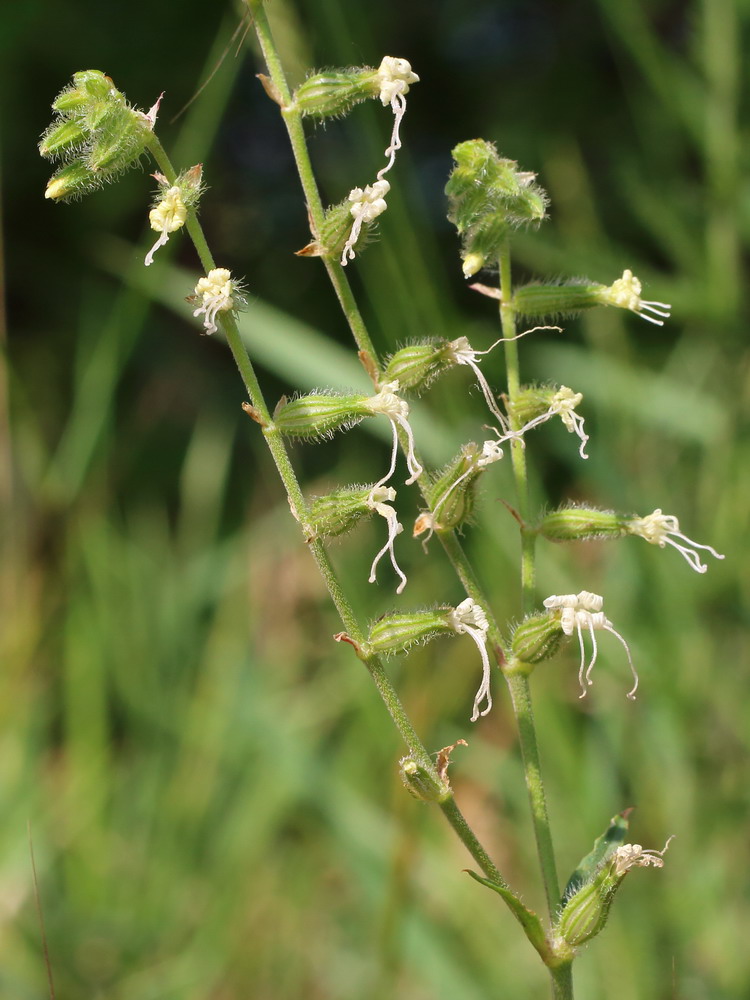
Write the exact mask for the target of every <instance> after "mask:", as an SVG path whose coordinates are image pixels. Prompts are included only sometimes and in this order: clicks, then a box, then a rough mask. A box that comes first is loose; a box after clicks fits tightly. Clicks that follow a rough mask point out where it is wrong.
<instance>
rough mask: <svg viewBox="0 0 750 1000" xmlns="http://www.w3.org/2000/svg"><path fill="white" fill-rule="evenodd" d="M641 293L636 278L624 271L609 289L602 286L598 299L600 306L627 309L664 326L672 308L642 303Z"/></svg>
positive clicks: (640, 287) (639, 284)
mask: <svg viewBox="0 0 750 1000" xmlns="http://www.w3.org/2000/svg"><path fill="white" fill-rule="evenodd" d="M641 291H642V286H641V283H640V281H639V280H638V278H636V277H635V275H634V274H633V272H632V271H629V270H625V271H623V273H622V277H621V278H618V279H617V281H615V282H613V283H612V284H611V285H609V287H607V286H604V287H603V288H602V289H601V291H600V292H599V293H598V298H599V301H600V302H601V303H602V305H605V306H618V307H619V308H620V309H629V310H630V311H631V312H634V313H635V314H636V315H637V316H640V317H641V319H645V320H646V321H647V322H649V323H654V324H655V325H656V326H664V320H665V319H669V314H670V312H671V310H672V307H671V306H670V305H667V303H666V302H644V301H643V300H642V299H641ZM649 313H650V314H651V315H649ZM657 317H661V318H657Z"/></svg>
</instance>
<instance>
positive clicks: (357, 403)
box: [273, 392, 372, 440]
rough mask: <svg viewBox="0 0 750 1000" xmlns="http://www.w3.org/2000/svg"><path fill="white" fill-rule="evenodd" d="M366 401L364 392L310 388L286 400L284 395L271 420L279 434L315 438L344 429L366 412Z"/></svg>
mask: <svg viewBox="0 0 750 1000" xmlns="http://www.w3.org/2000/svg"><path fill="white" fill-rule="evenodd" d="M367 402H368V397H367V396H354V395H351V396H343V395H337V394H336V393H333V392H312V393H309V394H308V395H305V396H297V397H296V398H295V399H289V400H287V398H286V397H285V396H284V397H282V398H281V400H279V404H278V406H277V407H276V409H275V410H274V414H273V421H274V423H275V425H276V426H277V427H278V429H279V430H280V431H281V433H282V434H286V435H288V436H289V437H298V438H305V439H308V440H316V439H320V438H325V437H330V436H331V435H332V434H333V432H334V431H338V430H348V429H349V428H350V427H353V426H354V425H355V424H358V423H359V422H360V420H362V419H363V418H364V417H368V416H370V414H371V413H372V410H371V409H370V408H369V407H368V406H367Z"/></svg>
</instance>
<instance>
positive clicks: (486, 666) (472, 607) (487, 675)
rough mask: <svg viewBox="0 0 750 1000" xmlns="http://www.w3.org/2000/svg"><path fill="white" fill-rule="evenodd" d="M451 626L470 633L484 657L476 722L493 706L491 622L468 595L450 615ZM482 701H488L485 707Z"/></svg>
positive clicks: (475, 710)
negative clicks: (488, 652) (489, 633)
mask: <svg viewBox="0 0 750 1000" xmlns="http://www.w3.org/2000/svg"><path fill="white" fill-rule="evenodd" d="M448 619H449V624H450V626H451V628H452V629H453V630H454V631H455V632H456V633H457V634H458V635H464V634H466V635H468V636H470V637H471V638H472V639H473V640H474V642H475V643H476V647H477V649H478V650H479V655H480V656H481V658H482V683H481V684H480V685H479V689H478V691H477V693H476V695H475V696H474V707H473V711H472V715H471V722H476V721H477V719H478V718H479V717H480V716H484V715H487V713H488V712H489V711H490V709H491V708H492V694H491V693H490V679H491V671H490V660H489V656H488V655H487V632H488V630H489V622H488V621H487V615H486V614H485V613H484V611H483V609H482V608H481V607H480V605H478V604H477V603H476V601H474V600H472V599H471V598H470V597H467V598H466V600H465V601H462V602H461V603H460V604H459V605H458V607H456V608H454V609H453V611H452V612H451V613H450V615H449V616H448ZM482 701H486V703H487V704H486V706H485V708H484V709H480V705H481V704H482Z"/></svg>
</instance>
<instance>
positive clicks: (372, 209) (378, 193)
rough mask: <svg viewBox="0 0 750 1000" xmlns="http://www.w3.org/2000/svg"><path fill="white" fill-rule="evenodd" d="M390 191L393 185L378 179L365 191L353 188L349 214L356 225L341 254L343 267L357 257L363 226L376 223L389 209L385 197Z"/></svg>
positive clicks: (368, 185)
mask: <svg viewBox="0 0 750 1000" xmlns="http://www.w3.org/2000/svg"><path fill="white" fill-rule="evenodd" d="M390 189H391V185H390V184H389V183H388V181H386V180H381V179H378V180H377V181H375V183H374V184H367V185H366V186H365V187H364V189H363V188H353V189H352V190H351V191H350V192H349V201H350V202H351V203H352V204H351V208H350V209H349V212H350V214H351V216H352V218H353V219H354V223H353V224H352V228H351V232H350V233H349V238H348V239H347V241H346V243H345V244H344V249H343V251H342V253H341V265H342V267H346V265H347V264H348V263H349V261H350V260H354V257H355V256H356V255H355V253H354V246H355V244H356V242H357V240H358V239H359V235H360V233H361V232H362V226H363V225H364V224H365V223H366V222H374V220H375V219H377V217H378V216H379V215H382V214H383V212H385V210H386V208H388V205H387V204H386V201H385V196H386V195H387V194H388V192H389V191H390Z"/></svg>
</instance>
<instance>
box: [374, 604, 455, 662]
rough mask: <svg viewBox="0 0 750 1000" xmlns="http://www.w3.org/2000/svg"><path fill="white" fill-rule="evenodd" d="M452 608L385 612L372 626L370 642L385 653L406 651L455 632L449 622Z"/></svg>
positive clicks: (380, 651) (389, 654) (377, 649)
mask: <svg viewBox="0 0 750 1000" xmlns="http://www.w3.org/2000/svg"><path fill="white" fill-rule="evenodd" d="M452 610H453V609H452V608H443V609H437V610H435V611H412V612H407V613H403V614H389V615H383V617H382V618H379V619H378V620H377V621H376V622H374V623H373V625H372V627H371V628H370V634H369V636H368V639H367V641H368V643H369V644H370V646H372V648H373V649H374V650H375V651H376V652H378V653H384V654H385V655H386V656H391V655H395V654H398V653H405V652H406V651H407V650H409V649H411V647H412V646H416V645H418V644H420V643H425V642H429V641H430V639H434V638H435V637H436V636H438V635H442V634H450V633H451V632H453V631H455V630H454V629H453V628H452V626H451V625H450V623H449V620H448V615H449V614H450V613H451V612H452Z"/></svg>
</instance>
